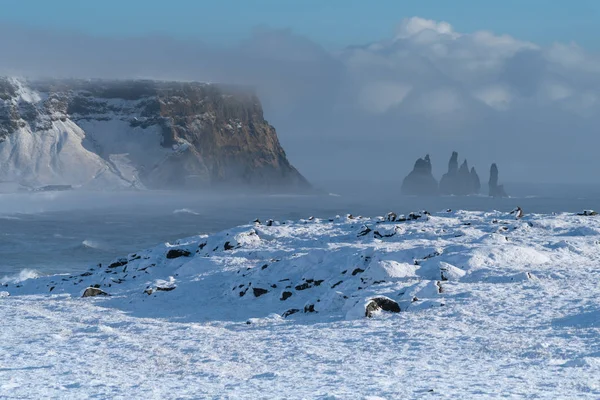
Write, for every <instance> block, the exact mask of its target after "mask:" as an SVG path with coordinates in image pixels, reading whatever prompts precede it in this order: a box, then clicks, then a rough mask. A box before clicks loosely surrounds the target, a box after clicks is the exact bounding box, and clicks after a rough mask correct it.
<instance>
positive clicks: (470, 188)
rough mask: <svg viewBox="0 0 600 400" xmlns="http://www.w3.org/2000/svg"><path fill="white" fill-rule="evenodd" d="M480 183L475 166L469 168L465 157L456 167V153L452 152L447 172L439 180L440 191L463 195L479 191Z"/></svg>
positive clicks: (446, 193) (447, 193)
mask: <svg viewBox="0 0 600 400" xmlns="http://www.w3.org/2000/svg"><path fill="white" fill-rule="evenodd" d="M480 188H481V183H480V182H479V176H478V175H477V172H476V171H475V168H472V169H471V170H469V163H468V162H467V160H466V159H465V160H464V161H463V163H462V164H461V166H460V168H459V167H458V153H457V152H456V151H454V152H452V156H451V157H450V161H449V162H448V172H447V173H445V174H444V175H443V176H442V179H441V180H440V190H439V191H440V193H441V194H445V195H457V196H465V195H469V194H474V193H479V190H480Z"/></svg>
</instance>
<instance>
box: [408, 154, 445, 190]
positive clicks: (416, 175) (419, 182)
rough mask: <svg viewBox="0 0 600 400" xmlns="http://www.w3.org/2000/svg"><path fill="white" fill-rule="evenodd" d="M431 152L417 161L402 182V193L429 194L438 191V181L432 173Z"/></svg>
mask: <svg viewBox="0 0 600 400" xmlns="http://www.w3.org/2000/svg"><path fill="white" fill-rule="evenodd" d="M431 169H432V168H431V160H430V158H429V154H428V155H426V156H425V158H419V159H418V160H417V161H416V162H415V166H414V168H413V170H412V171H411V172H410V173H409V174H408V175H407V176H406V178H404V181H403V182H402V194H407V195H418V196H428V195H435V194H437V192H438V183H437V181H436V180H435V178H434V177H433V174H432V173H431Z"/></svg>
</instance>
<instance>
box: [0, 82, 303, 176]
mask: <svg viewBox="0 0 600 400" xmlns="http://www.w3.org/2000/svg"><path fill="white" fill-rule="evenodd" d="M0 181H11V182H19V183H21V184H23V185H26V186H42V185H52V184H69V185H75V186H83V187H94V188H97V187H102V188H106V187H132V186H133V187H147V188H202V187H207V186H215V185H217V186H218V185H228V184H231V185H249V186H254V187H256V186H258V187H278V188H279V187H282V186H284V187H288V188H306V187H308V183H307V182H306V180H305V179H304V178H303V177H302V176H301V175H300V174H299V173H298V171H297V170H296V169H295V168H294V167H292V166H291V165H290V163H289V162H288V160H287V158H286V155H285V152H284V150H283V148H282V147H281V145H280V143H279V140H278V138H277V134H276V132H275V129H274V128H273V127H272V126H270V125H269V124H268V123H267V122H266V121H265V120H264V118H263V112H262V107H261V104H260V101H259V100H258V98H257V97H256V96H255V95H254V94H253V93H251V92H250V91H247V90H243V89H241V88H233V87H228V86H223V85H212V84H203V83H192V82H190V83H184V82H158V81H147V80H131V81H98V80H90V81H87V80H85V81H84V80H45V81H25V80H19V79H15V78H0Z"/></svg>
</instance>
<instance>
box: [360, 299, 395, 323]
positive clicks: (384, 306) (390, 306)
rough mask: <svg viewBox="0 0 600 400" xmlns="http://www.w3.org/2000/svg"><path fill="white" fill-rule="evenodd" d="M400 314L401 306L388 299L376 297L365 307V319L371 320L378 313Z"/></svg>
mask: <svg viewBox="0 0 600 400" xmlns="http://www.w3.org/2000/svg"><path fill="white" fill-rule="evenodd" d="M379 310H382V311H388V312H393V313H399V312H400V306H399V305H398V303H396V302H395V301H394V300H392V299H390V298H388V297H383V296H381V297H374V298H372V299H371V300H370V301H369V302H368V303H367V305H366V306H365V317H368V318H371V317H372V316H373V313H375V312H376V311H379Z"/></svg>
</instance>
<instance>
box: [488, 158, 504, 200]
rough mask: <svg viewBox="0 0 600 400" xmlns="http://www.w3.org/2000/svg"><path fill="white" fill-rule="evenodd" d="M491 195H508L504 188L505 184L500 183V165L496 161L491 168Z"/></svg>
mask: <svg viewBox="0 0 600 400" xmlns="http://www.w3.org/2000/svg"><path fill="white" fill-rule="evenodd" d="M488 185H489V189H490V192H489V193H490V197H508V195H507V194H506V191H505V190H504V185H499V184H498V166H497V165H496V164H495V163H494V164H492V166H491V168H490V181H489V184H488Z"/></svg>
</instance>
